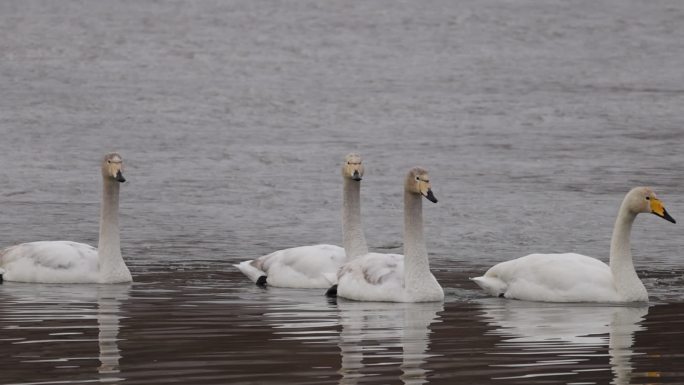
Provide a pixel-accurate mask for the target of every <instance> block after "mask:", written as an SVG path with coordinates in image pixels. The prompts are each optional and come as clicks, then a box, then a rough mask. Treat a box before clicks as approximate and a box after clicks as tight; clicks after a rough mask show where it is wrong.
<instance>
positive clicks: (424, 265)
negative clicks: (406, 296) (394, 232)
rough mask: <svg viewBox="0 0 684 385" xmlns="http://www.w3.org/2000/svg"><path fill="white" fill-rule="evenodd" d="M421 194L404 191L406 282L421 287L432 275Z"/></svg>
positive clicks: (410, 285) (407, 285)
mask: <svg viewBox="0 0 684 385" xmlns="http://www.w3.org/2000/svg"><path fill="white" fill-rule="evenodd" d="M422 199H423V198H422V196H421V195H419V194H413V193H410V192H408V191H406V192H405V193H404V283H405V285H406V288H407V289H412V288H416V287H419V286H420V285H421V282H424V281H425V280H426V278H425V277H426V275H431V274H432V273H430V264H429V262H428V254H427V247H426V246H425V235H424V232H423V200H422Z"/></svg>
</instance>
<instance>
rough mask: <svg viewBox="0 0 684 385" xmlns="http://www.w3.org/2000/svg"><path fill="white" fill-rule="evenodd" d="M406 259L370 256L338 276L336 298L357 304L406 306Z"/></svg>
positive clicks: (345, 268) (371, 254) (394, 255)
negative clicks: (370, 303) (366, 302)
mask: <svg viewBox="0 0 684 385" xmlns="http://www.w3.org/2000/svg"><path fill="white" fill-rule="evenodd" d="M403 293H404V256H403V255H401V254H380V253H368V254H366V255H363V256H361V257H358V258H356V259H354V260H352V261H350V262H348V263H347V264H345V265H344V266H343V267H342V268H341V269H340V271H339V273H338V284H337V295H338V296H339V297H343V298H347V299H353V300H357V301H391V302H403Z"/></svg>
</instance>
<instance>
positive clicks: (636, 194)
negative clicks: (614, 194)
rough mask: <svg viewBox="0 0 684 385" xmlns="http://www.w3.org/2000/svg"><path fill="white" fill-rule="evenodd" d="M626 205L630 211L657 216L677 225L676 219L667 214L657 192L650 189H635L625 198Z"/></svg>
mask: <svg viewBox="0 0 684 385" xmlns="http://www.w3.org/2000/svg"><path fill="white" fill-rule="evenodd" d="M625 203H626V204H627V208H628V209H629V211H631V212H633V213H635V214H639V213H651V214H655V215H657V216H659V217H661V218H663V219H665V220H667V221H670V222H672V223H677V222H676V221H675V220H674V218H672V217H671V216H670V214H668V213H667V210H665V205H663V202H662V201H661V200H660V199H658V197H657V196H656V194H655V192H653V190H651V189H650V188H648V187H635V188H633V189H632V190H631V191H630V192H629V193H627V196H626V197H625Z"/></svg>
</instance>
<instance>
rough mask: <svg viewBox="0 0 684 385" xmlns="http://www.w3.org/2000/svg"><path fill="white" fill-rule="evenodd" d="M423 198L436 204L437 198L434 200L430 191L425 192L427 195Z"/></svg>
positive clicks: (433, 195)
mask: <svg viewBox="0 0 684 385" xmlns="http://www.w3.org/2000/svg"><path fill="white" fill-rule="evenodd" d="M425 198H427V199H428V200H429V201H430V202H432V203H437V198H435V194H433V193H432V189H428V190H427V194H425Z"/></svg>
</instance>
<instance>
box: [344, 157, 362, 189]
mask: <svg viewBox="0 0 684 385" xmlns="http://www.w3.org/2000/svg"><path fill="white" fill-rule="evenodd" d="M342 176H343V177H345V178H349V179H351V180H355V181H357V182H360V181H361V179H363V164H362V163H361V155H359V154H355V153H351V154H349V155H347V156H346V157H345V158H344V164H343V165H342Z"/></svg>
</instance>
